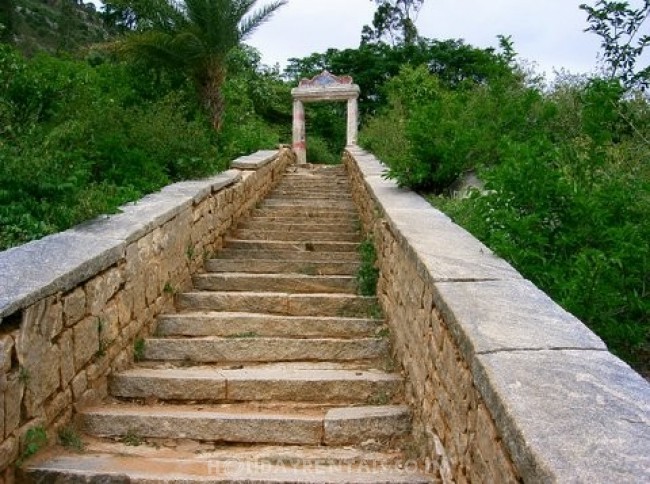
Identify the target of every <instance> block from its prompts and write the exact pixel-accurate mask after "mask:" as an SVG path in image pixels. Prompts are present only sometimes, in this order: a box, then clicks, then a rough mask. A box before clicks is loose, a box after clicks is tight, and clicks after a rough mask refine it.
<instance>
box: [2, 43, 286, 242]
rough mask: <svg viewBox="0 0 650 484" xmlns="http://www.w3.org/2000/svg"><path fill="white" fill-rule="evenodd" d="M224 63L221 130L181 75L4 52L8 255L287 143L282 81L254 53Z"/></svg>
mask: <svg viewBox="0 0 650 484" xmlns="http://www.w3.org/2000/svg"><path fill="white" fill-rule="evenodd" d="M16 42H17V41H16V40H15V38H14V43H16ZM224 62H226V63H227V64H228V72H229V76H228V77H227V78H225V80H224V81H223V84H222V85H221V90H222V94H223V97H224V99H225V101H226V107H225V108H224V110H222V115H223V119H224V124H223V129H222V130H221V132H219V133H217V132H215V130H214V129H213V126H212V125H211V122H210V116H209V115H208V114H209V113H207V112H206V109H205V106H204V105H202V104H201V103H200V102H197V100H198V98H197V96H196V94H197V93H196V90H195V88H194V86H193V84H192V83H188V82H187V77H186V74H185V73H184V72H178V71H176V70H173V69H169V68H168V67H167V66H161V65H157V66H155V65H152V64H147V63H143V62H140V61H138V60H127V59H120V58H118V57H114V56H113V55H112V54H110V53H108V52H107V51H106V50H102V49H100V50H97V49H94V50H93V49H90V50H83V51H82V50H73V51H68V52H64V51H59V54H58V55H53V54H50V53H46V52H40V53H38V54H36V55H34V56H33V57H26V56H25V55H24V54H23V53H22V52H21V51H20V50H19V47H18V46H17V45H10V43H0V250H2V249H6V248H9V247H12V246H14V245H18V244H21V243H24V242H27V241H29V240H33V239H36V238H40V237H43V236H45V235H48V234H52V233H55V232H58V231H61V230H64V229H66V228H68V227H70V226H72V225H75V224H77V223H79V222H82V221H84V220H88V219H90V218H92V217H94V216H96V215H97V214H101V213H113V212H115V211H116V210H117V207H119V206H120V205H122V204H123V203H125V202H127V201H131V200H135V199H138V198H140V197H142V196H143V195H144V194H146V193H149V192H152V191H155V190H157V189H159V188H161V187H162V186H164V185H166V184H169V183H171V182H174V181H177V180H182V179H187V178H197V177H201V176H205V175H208V174H214V173H216V172H219V171H221V170H223V169H224V168H225V167H226V166H227V163H228V162H229V160H230V159H232V158H233V157H236V156H239V155H241V154H247V153H250V152H252V151H255V150H257V149H260V148H267V149H268V148H273V147H275V146H277V144H278V143H279V141H280V140H281V139H283V140H287V139H288V132H289V129H290V122H287V119H290V109H291V104H290V94H289V89H290V88H289V86H288V85H286V84H285V83H284V82H282V80H281V79H280V75H279V73H278V72H277V71H274V70H270V69H267V68H266V67H264V66H262V65H261V64H260V62H259V55H258V54H257V53H256V52H255V51H253V50H252V49H250V48H248V47H245V46H241V48H231V49H230V50H229V51H228V55H227V57H226V58H225V59H224Z"/></svg>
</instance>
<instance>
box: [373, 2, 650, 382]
mask: <svg viewBox="0 0 650 484" xmlns="http://www.w3.org/2000/svg"><path fill="white" fill-rule="evenodd" d="M612 3H614V2H598V6H599V7H600V8H602V7H603V6H604V4H607V6H608V8H609V9H610V10H609V13H610V14H611V9H618V10H619V17H616V18H618V19H619V20H618V22H619V23H618V24H617V25H618V26H617V27H616V28H618V29H622V28H623V26H624V25H625V22H624V19H622V18H621V15H625V12H628V11H629V9H627V7H626V6H621V5H619V4H618V3H617V4H616V5H609V4H612ZM619 3H620V2H619ZM646 3H647V2H646ZM597 10H598V9H597ZM598 12H599V13H598V15H600V14H602V15H605V13H604V12H601V11H600V10H598ZM646 13H647V9H646ZM593 15H594V14H593V11H592V16H593ZM635 15H636V14H635ZM611 16H613V14H611V15H610V17H611ZM607 18H608V17H607V16H604V17H603V16H600V17H598V19H600V20H598V22H600V21H603V22H606V21H607ZM603 19H605V20H603ZM640 20H641V19H640V18H637V17H635V20H634V22H635V24H634V25H636V26H638V22H639V21H640ZM593 21H594V20H593V18H592V22H593ZM595 25H596V26H595V27H594V24H593V23H592V27H590V30H592V31H597V30H599V29H600V31H601V33H602V32H603V27H602V25H600V24H598V23H597V24H595ZM610 27H611V26H610ZM614 30H615V29H614V27H612V28H611V30H610V31H609V33H611V32H614ZM605 31H607V30H606V29H605ZM603 38H604V39H605V40H604V41H605V42H607V39H608V37H607V36H605V37H603ZM616 38H617V37H616V36H615V35H613V34H612V35H610V37H609V39H610V41H611V39H616ZM642 42H646V43H647V42H648V40H647V39H645V38H644V39H642ZM502 47H504V48H503V49H502V52H501V53H499V54H495V55H494V56H493V58H492V59H491V60H490V59H487V60H488V61H489V62H492V63H493V64H494V65H495V69H494V70H493V72H499V74H498V75H496V76H492V77H491V78H489V79H487V82H481V81H479V82H477V81H476V80H474V79H471V78H470V79H465V80H463V81H462V82H460V83H457V84H455V85H452V84H449V83H447V82H445V80H444V79H442V78H441V77H440V76H439V75H438V74H437V73H436V72H432V70H431V68H430V66H427V65H420V66H413V65H404V66H402V68H401V70H400V73H399V75H397V76H395V77H394V78H392V79H391V80H390V81H389V82H388V83H387V84H386V85H385V88H384V92H385V94H386V97H387V100H388V105H387V106H386V107H385V108H384V109H383V110H381V112H379V113H378V114H377V115H376V116H374V117H373V118H372V119H370V120H369V121H368V123H367V124H366V126H365V129H363V131H362V134H361V142H362V144H363V145H364V146H365V147H366V148H367V149H369V150H371V151H373V152H374V153H375V154H376V155H378V156H379V158H381V159H382V160H383V161H385V162H387V163H388V165H389V170H388V173H387V176H389V177H391V178H393V179H395V180H396V181H397V182H398V183H399V184H400V185H403V186H408V187H412V188H414V189H416V190H419V191H420V192H422V193H424V194H428V196H429V198H430V200H431V201H432V203H434V204H435V205H437V206H438V207H440V208H441V209H443V210H444V211H446V212H447V213H449V214H450V215H451V216H452V217H453V218H454V219H455V220H456V221H457V222H459V223H460V224H461V225H463V226H465V227H466V228H467V229H468V230H470V231H471V232H472V233H474V234H475V235H476V236H477V237H478V238H480V239H481V240H483V241H484V242H485V243H486V244H487V245H488V246H490V247H491V248H492V249H493V250H495V251H496V252H497V253H498V254H499V255H501V256H502V257H504V258H506V259H507V260H509V261H510V262H511V263H513V265H514V266H515V267H516V268H517V269H518V270H519V271H520V272H522V274H524V276H526V277H527V278H529V279H531V280H532V281H533V282H535V283H536V284H537V285H538V286H539V287H541V288H542V289H543V290H544V291H546V292H547V293H548V294H550V295H551V296H552V297H553V298H554V299H555V300H556V301H557V302H558V303H559V304H561V305H562V306H564V307H565V308H566V309H567V310H569V311H570V312H572V313H573V314H575V315H576V316H577V317H579V318H580V319H581V320H582V321H584V322H585V323H586V324H588V325H589V326H590V327H591V328H592V329H593V330H594V331H595V332H596V333H597V334H599V335H600V336H601V337H602V338H603V339H604V340H605V341H606V343H607V344H608V346H609V348H610V349H611V350H612V351H613V352H614V353H616V354H618V355H619V356H621V357H622V358H624V359H626V360H627V361H628V362H629V363H631V364H632V365H634V366H635V367H636V368H637V369H639V370H640V371H642V372H644V373H646V374H648V373H650V366H649V365H650V362H649V355H650V347H649V337H650V334H649V328H650V294H649V292H648V291H649V289H648V288H649V283H650V244H649V241H650V224H648V213H650V162H649V161H650V105H649V104H648V97H647V95H645V94H643V93H642V91H641V90H639V89H635V88H636V87H643V85H644V82H647V79H648V78H647V76H648V71H647V69H645V70H644V69H641V70H638V69H637V70H634V62H632V61H630V59H629V58H627V61H621V58H625V56H624V55H623V57H622V54H621V53H620V50H617V49H615V48H614V47H611V48H610V50H609V51H608V52H610V54H607V56H606V60H609V62H611V63H612V65H610V66H609V67H610V68H608V69H605V73H606V74H605V76H604V77H587V76H582V77H570V76H566V77H564V78H561V79H559V80H557V81H556V83H555V84H554V85H553V86H552V87H551V88H545V87H544V86H543V85H542V84H541V83H540V82H539V80H538V79H535V78H532V77H531V76H530V75H526V74H524V73H523V72H522V71H521V70H520V69H519V68H518V67H517V66H515V65H513V64H511V62H510V61H511V58H512V56H511V55H510V54H509V53H512V52H513V50H512V45H511V44H509V43H508V39H507V38H502ZM639 52H640V51H636V53H637V54H639ZM628 54H630V52H628ZM632 54H634V53H632ZM504 66H505V67H507V71H506V70H504V69H503V68H504ZM616 72H619V75H612V73H616ZM468 170H477V171H478V174H479V177H480V178H481V179H482V180H483V181H484V182H485V184H486V187H485V190H484V191H475V192H474V193H473V195H472V196H471V197H469V198H467V199H462V200H458V199H453V198H448V195H449V191H450V186H451V185H452V184H453V182H455V181H456V180H457V179H458V178H459V177H460V176H462V175H463V174H464V173H465V172H466V171H468Z"/></svg>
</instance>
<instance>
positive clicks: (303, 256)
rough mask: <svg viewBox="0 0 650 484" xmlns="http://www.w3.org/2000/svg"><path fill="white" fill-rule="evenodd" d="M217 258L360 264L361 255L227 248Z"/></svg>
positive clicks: (298, 249) (300, 249) (294, 249)
mask: <svg viewBox="0 0 650 484" xmlns="http://www.w3.org/2000/svg"><path fill="white" fill-rule="evenodd" d="M216 256H217V257H218V259H219V260H241V259H245V260H255V259H264V260H268V259H274V260H282V261H294V262H309V263H314V262H325V261H327V262H339V263H347V262H353V263H358V262H359V254H357V253H356V252H322V251H319V252H314V251H307V250H305V247H304V246H302V247H291V248H289V249H286V248H285V249H282V248H279V249H264V250H262V249H257V250H254V249H233V248H225V249H222V250H220V251H219V252H218V253H217V254H216Z"/></svg>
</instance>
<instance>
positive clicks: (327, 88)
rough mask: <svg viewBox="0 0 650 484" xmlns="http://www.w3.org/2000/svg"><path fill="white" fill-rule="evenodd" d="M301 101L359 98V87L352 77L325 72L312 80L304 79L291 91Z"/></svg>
mask: <svg viewBox="0 0 650 484" xmlns="http://www.w3.org/2000/svg"><path fill="white" fill-rule="evenodd" d="M291 94H292V95H293V97H294V99H297V100H300V101H321V100H322V101H337V100H346V99H351V98H356V97H359V86H357V85H356V84H353V82H352V77H350V76H335V75H334V74H332V73H331V72H328V71H323V72H321V73H320V74H318V75H317V76H315V77H313V78H312V79H302V80H301V81H300V83H299V84H298V87H297V88H295V89H293V90H292V91H291Z"/></svg>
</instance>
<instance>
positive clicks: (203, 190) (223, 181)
mask: <svg viewBox="0 0 650 484" xmlns="http://www.w3.org/2000/svg"><path fill="white" fill-rule="evenodd" d="M241 178H242V176H241V172H240V171H239V170H228V171H225V172H223V173H219V174H218V175H215V176H213V177H210V178H205V179H203V180H191V181H183V182H178V183H173V184H171V185H167V186H166V187H165V188H163V189H162V190H161V192H162V193H166V194H170V195H181V196H183V195H186V196H190V197H192V201H193V203H194V204H197V203H199V202H201V201H202V200H203V199H205V198H206V197H207V196H208V195H210V194H211V193H215V192H218V191H219V190H222V189H223V188H226V187H228V186H230V185H233V184H234V183H237V182H238V181H239V180H241Z"/></svg>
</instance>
